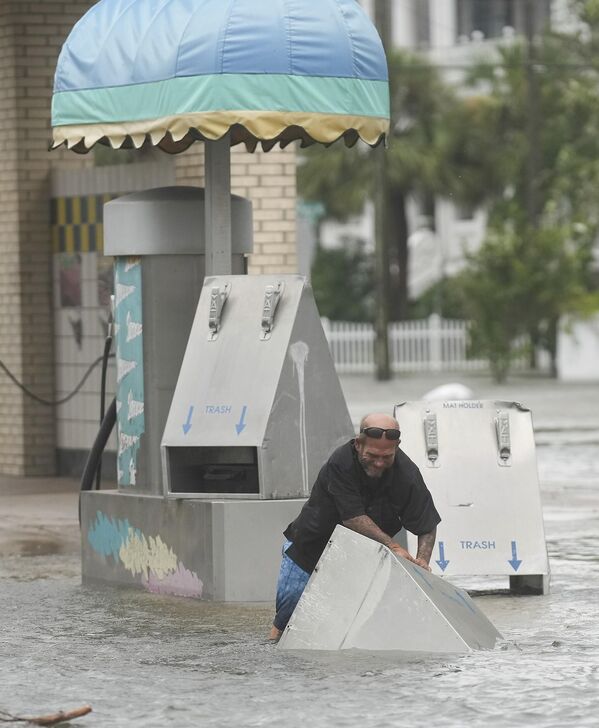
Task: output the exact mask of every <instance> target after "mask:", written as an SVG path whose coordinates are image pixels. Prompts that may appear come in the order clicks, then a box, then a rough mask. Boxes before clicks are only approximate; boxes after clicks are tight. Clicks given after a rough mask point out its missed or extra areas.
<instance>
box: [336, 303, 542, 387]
mask: <svg viewBox="0 0 599 728" xmlns="http://www.w3.org/2000/svg"><path fill="white" fill-rule="evenodd" d="M322 325H323V328H324V332H325V335H326V337H327V340H328V342H329V347H330V349H331V354H332V355H333V361H334V362H335V367H336V369H337V371H338V372H339V374H367V373H371V372H373V371H374V370H375V362H374V339H375V334H374V327H373V325H372V324H367V323H354V322H347V321H329V320H328V319H326V318H323V319H322ZM467 353H468V322H467V321H452V320H448V319H442V318H441V317H440V316H438V315H437V314H433V315H432V316H430V317H429V318H428V319H422V320H420V321H401V322H398V323H392V324H390V325H389V359H390V364H391V369H392V371H394V372H441V371H480V370H486V369H488V367H489V363H488V361H487V360H486V359H469V358H468V356H467ZM527 365H528V362H527V361H526V358H525V357H520V358H518V359H515V360H514V361H513V368H514V369H525V368H526V367H527Z"/></svg>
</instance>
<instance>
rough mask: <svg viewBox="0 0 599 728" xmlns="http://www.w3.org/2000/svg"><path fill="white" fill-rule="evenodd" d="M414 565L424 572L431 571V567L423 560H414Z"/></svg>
mask: <svg viewBox="0 0 599 728" xmlns="http://www.w3.org/2000/svg"><path fill="white" fill-rule="evenodd" d="M414 563H415V564H418V566H421V567H422V568H423V569H425V570H426V571H432V569H431V567H430V566H429V565H428V562H426V561H425V560H424V559H414Z"/></svg>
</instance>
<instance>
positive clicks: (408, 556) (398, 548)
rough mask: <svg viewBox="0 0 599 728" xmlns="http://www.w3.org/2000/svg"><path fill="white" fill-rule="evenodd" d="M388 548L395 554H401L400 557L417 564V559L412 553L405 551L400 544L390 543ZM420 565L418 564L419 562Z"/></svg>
mask: <svg viewBox="0 0 599 728" xmlns="http://www.w3.org/2000/svg"><path fill="white" fill-rule="evenodd" d="M389 548H390V549H391V551H393V553H394V554H395V555H396V556H401V557H402V559H407V560H408V561H411V562H412V563H413V564H418V561H417V560H416V559H415V558H414V557H413V556H412V554H411V553H410V552H409V551H406V550H405V549H404V548H403V546H400V545H399V544H398V543H395V541H393V543H391V544H390V545H389ZM419 565H420V564H419Z"/></svg>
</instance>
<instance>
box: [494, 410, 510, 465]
mask: <svg viewBox="0 0 599 728" xmlns="http://www.w3.org/2000/svg"><path fill="white" fill-rule="evenodd" d="M495 433H496V435H497V448H498V450H499V458H498V462H499V464H500V465H502V466H503V467H509V466H510V465H511V464H512V443H511V439H510V415H509V413H508V412H502V411H501V410H497V417H495Z"/></svg>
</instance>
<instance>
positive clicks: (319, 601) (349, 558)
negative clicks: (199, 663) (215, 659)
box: [279, 526, 501, 653]
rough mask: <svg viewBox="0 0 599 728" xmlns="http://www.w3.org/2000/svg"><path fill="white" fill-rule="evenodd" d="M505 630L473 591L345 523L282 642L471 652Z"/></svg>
mask: <svg viewBox="0 0 599 728" xmlns="http://www.w3.org/2000/svg"><path fill="white" fill-rule="evenodd" d="M500 637H501V635H500V634H499V632H498V631H497V630H496V629H495V627H494V626H493V625H492V624H491V622H490V621H489V620H488V619H487V617H486V616H485V615H484V614H483V613H482V612H481V611H480V609H479V608H478V607H477V605H476V604H475V603H474V601H473V600H472V599H471V598H470V597H469V596H468V594H467V593H466V592H465V591H463V590H462V589H458V588H457V587H455V586H453V585H452V584H450V583H449V582H447V581H446V580H443V579H440V578H439V577H436V576H434V575H432V574H430V573H429V572H427V571H425V570H424V569H421V568H420V567H419V566H416V565H415V564H412V563H411V562H409V561H406V560H405V559H401V558H397V557H396V556H395V555H394V554H393V553H392V552H391V551H390V550H389V549H387V548H386V547H385V546H383V545H382V544H379V543H377V542H376V541H373V540H372V539H369V538H366V537H365V536H361V535H360V534H358V533H355V532H354V531H350V530H349V529H346V528H344V527H343V526H337V528H336V529H335V531H334V533H333V535H332V537H331V540H330V543H329V545H328V547H327V549H325V552H324V553H323V555H322V557H321V558H320V561H319V562H318V565H317V570H316V571H315V572H314V573H313V575H312V577H311V578H310V581H309V582H308V585H307V587H306V589H305V591H304V593H303V595H302V597H301V599H300V601H299V603H298V605H297V607H296V609H295V611H294V613H293V615H292V617H291V620H290V622H289V625H288V626H287V629H286V630H285V631H284V633H283V635H282V637H281V640H280V642H279V647H280V648H282V649H289V650H291V649H309V650H344V649H360V650H370V651H383V650H386V651H388V650H397V651H406V652H441V653H445V652H469V651H471V650H475V649H490V648H492V647H493V646H494V645H495V642H496V640H497V639H498V638H500Z"/></svg>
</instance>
